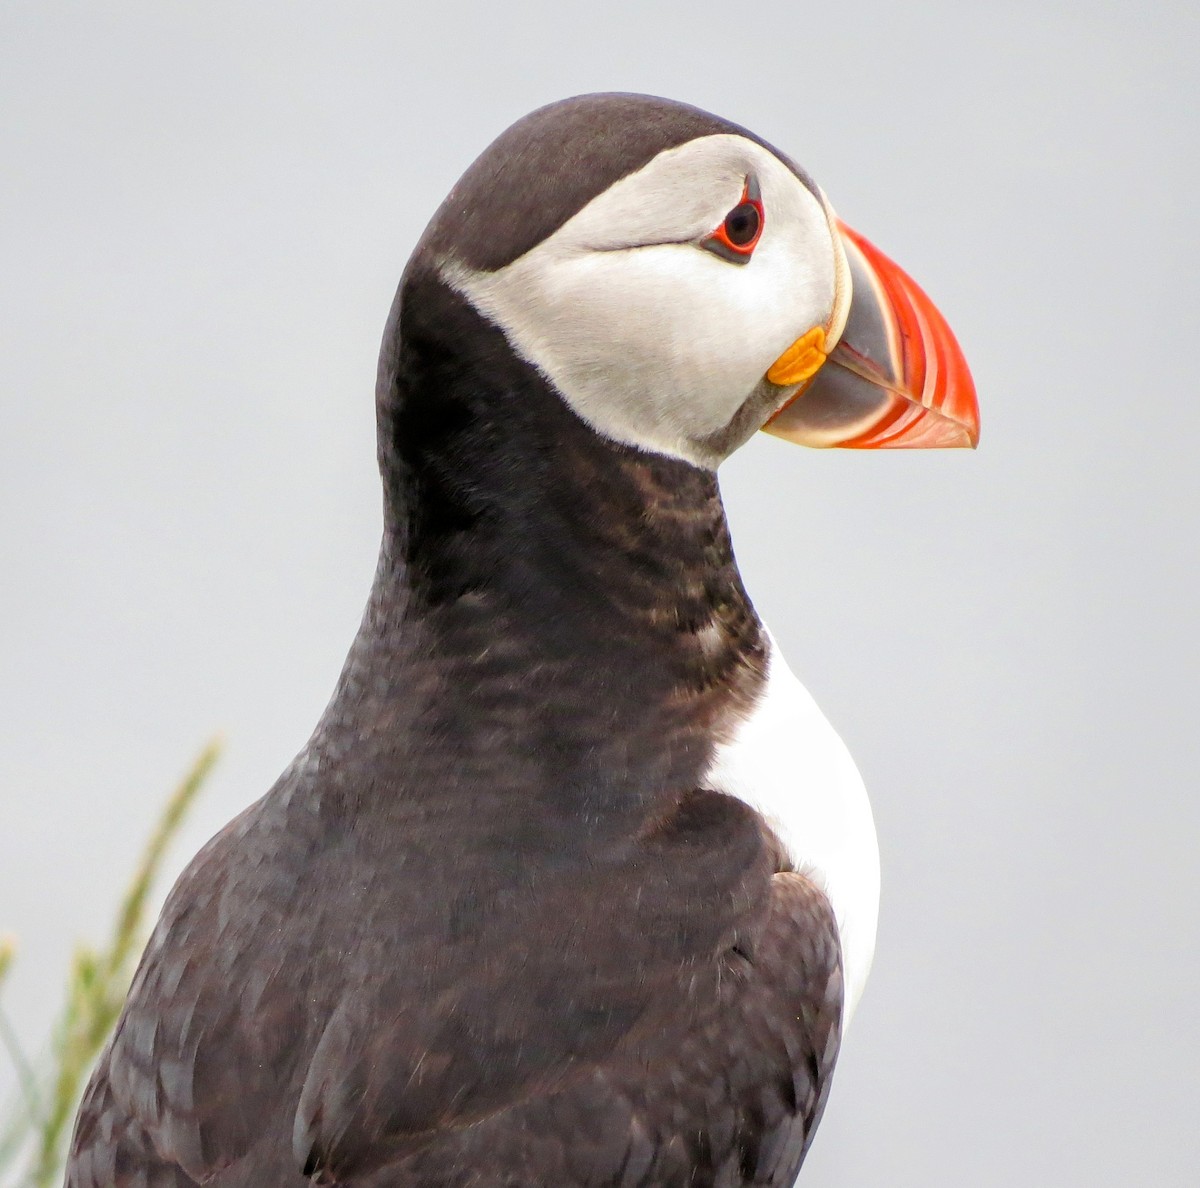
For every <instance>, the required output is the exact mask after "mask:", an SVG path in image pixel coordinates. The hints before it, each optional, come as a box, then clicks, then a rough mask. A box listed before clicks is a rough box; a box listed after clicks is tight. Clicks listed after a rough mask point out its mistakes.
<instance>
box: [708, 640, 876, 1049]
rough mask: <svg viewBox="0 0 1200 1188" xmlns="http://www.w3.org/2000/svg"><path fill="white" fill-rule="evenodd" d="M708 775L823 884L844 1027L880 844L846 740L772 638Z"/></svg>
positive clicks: (856, 993)
mask: <svg viewBox="0 0 1200 1188" xmlns="http://www.w3.org/2000/svg"><path fill="white" fill-rule="evenodd" d="M706 783H707V785H708V786H709V787H711V788H713V789H714V790H716V791H720V792H725V793H727V794H729V795H731V796H736V797H737V798H738V799H739V800H743V801H745V802H746V803H747V804H749V805H751V806H752V807H754V808H755V809H757V810H758V811H759V812H760V813H762V815H763V816H764V817H765V818H766V820H767V822H768V823H769V824H770V825H771V828H772V829H773V830H774V831H775V834H776V836H778V838H779V840H780V841H781V842H782V843H783V845H784V846H785V847H786V849H787V852H788V855H789V857H790V858H791V860H792V863H793V865H794V866H795V868H796V870H798V871H800V872H801V873H803V874H805V875H807V876H808V877H809V878H811V879H812V880H813V881H814V882H815V883H816V884H817V885H818V886H819V887H821V888H822V890H824V892H825V894H826V895H827V896H828V897H829V901H830V903H831V904H832V905H833V912H834V916H835V917H836V919H837V925H838V932H839V934H840V936H841V942H842V962H843V971H844V976H845V980H846V1000H845V1007H844V1011H843V1016H842V1025H843V1028H845V1026H846V1025H848V1024H849V1022H850V1016H851V1015H852V1014H853V1013H854V1008H855V1006H856V1005H857V1004H858V1000H859V997H860V996H861V994H862V991H863V986H864V985H865V984H866V981H867V974H868V973H869V972H870V969H871V958H872V956H873V955H874V952H875V927H876V922H877V920H878V917H879V846H878V843H877V841H876V839H875V822H874V820H873V819H872V817H871V804H870V801H868V799H867V790H866V788H865V787H864V786H863V781H862V776H860V775H859V774H858V768H857V767H855V766H854V760H853V759H851V758H850V752H849V751H848V750H847V749H846V744H845V743H843V742H842V740H841V739H840V738H839V737H838V735H837V733H836V731H835V730H834V729H833V727H832V726H830V724H829V722H828V720H827V719H826V717H825V715H824V714H823V713H821V711H820V709H819V708H818V707H817V703H816V702H815V701H813V699H812V697H811V695H810V694H809V692H808V690H807V689H805V688H804V686H803V685H802V684H801V683H800V682H799V681H798V680H797V679H796V677H795V675H794V674H793V673H792V670H791V669H790V668H788V666H787V661H786V660H784V658H783V656H782V654H781V653H780V651H779V649H778V647H777V646H776V644H775V641H774V639H771V650H770V660H769V667H768V669H767V685H766V688H765V689H764V690H763V693H762V695H761V697H760V698H759V700H758V702H757V704H756V705H755V707H754V710H753V712H752V714H751V715H750V717H749V718H748V719H747V720H746V721H745V722H743V723H742V725H741V726H740V727H739V728H738V732H737V735H736V736H735V737H734V739H733V741H732V742H730V743H726V744H724V745H723V746H721V747H719V748H718V749H717V753H716V755H715V756H714V758H713V764H712V767H711V768H710V769H709V773H708V778H707V780H706Z"/></svg>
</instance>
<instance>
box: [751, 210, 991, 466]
mask: <svg viewBox="0 0 1200 1188" xmlns="http://www.w3.org/2000/svg"><path fill="white" fill-rule="evenodd" d="M831 223H832V224H833V226H834V227H835V228H836V231H835V234H837V235H838V236H839V237H840V246H841V249H842V252H843V253H844V256H845V261H844V263H845V267H844V268H843V267H841V264H842V261H840V260H839V290H842V289H843V286H844V287H845V289H847V290H849V293H850V296H849V301H848V302H847V301H846V300H845V298H844V297H843V296H842V295H841V292H839V297H838V300H837V301H836V302H835V311H834V314H833V316H832V317H831V318H830V324H829V326H827V327H815V328H814V329H813V330H810V331H809V332H808V333H807V334H806V335H804V337H803V338H801V339H799V340H798V341H797V342H796V343H794V344H793V345H792V346H791V347H789V348H788V350H787V351H785V352H784V353H783V354H782V355H781V356H780V357H779V358H778V359H777V360H776V361H775V363H774V364H772V366H771V368H770V369H769V370H768V371H767V379H768V380H770V381H771V382H772V383H776V384H780V385H781V386H785V387H786V386H790V385H792V384H795V383H799V384H800V387H799V388H798V389H797V391H796V394H795V395H794V396H793V397H792V398H791V399H790V400H789V401H788V402H787V403H786V404H785V405H784V406H783V407H782V408H781V409H780V410H779V412H777V413H776V414H775V415H774V416H773V417H772V418H771V420H770V421H768V422H767V424H766V425H764V426H763V428H764V429H765V430H766V432H768V433H773V434H775V435H776V436H777V437H784V438H787V440H788V441H795V442H799V443H800V444H801V445H807V446H842V447H844V448H848V449H860V450H874V449H928V448H931V447H936V446H970V447H972V448H974V447H975V445H976V443H977V442H978V441H979V405H978V403H977V402H976V399H975V384H974V381H973V380H972V379H971V373H970V371H969V370H968V368H967V361H966V359H964V358H963V353H962V350H961V349H960V348H959V345H958V343H957V341H956V340H955V338H954V335H953V334H952V333H951V331H950V327H949V326H947V325H946V320H945V318H943V317H942V315H941V314H940V313H939V312H938V310H937V308H936V306H935V305H934V304H933V302H932V301H930V300H929V298H928V297H927V296H926V295H925V293H924V292H923V291H922V290H921V288H920V286H919V285H918V284H917V283H916V281H914V280H913V279H912V278H911V277H910V276H909V275H908V274H907V273H906V272H904V270H903V269H901V268H900V267H899V266H898V265H897V264H894V263H893V262H892V261H891V260H889V259H888V258H887V256H885V255H884V254H883V253H882V252H881V251H880V250H879V249H878V248H877V247H875V246H874V245H872V244H871V243H869V242H868V241H867V240H865V239H864V238H863V237H862V236H861V235H859V234H858V232H857V231H853V230H851V229H850V228H849V227H847V226H846V224H845V223H843V222H842V221H841V220H840V219H837V218H836V217H831ZM847 280H848V281H849V283H848V284H847V283H846V282H847ZM839 322H841V323H842V324H843V325H844V329H842V330H841V333H840V335H838V334H837V331H838V330H839V329H840V327H839V325H838V323H839ZM835 336H836V337H835ZM831 339H832V340H834V341H836V344H837V345H836V346H835V347H834V348H833V349H832V350H831V351H829V352H828V353H826V352H825V350H824V349H823V348H824V344H825V342H826V341H829V340H831Z"/></svg>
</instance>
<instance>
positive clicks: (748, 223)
mask: <svg viewBox="0 0 1200 1188" xmlns="http://www.w3.org/2000/svg"><path fill="white" fill-rule="evenodd" d="M766 221H767V220H766V213H765V212H764V211H763V204H762V198H761V197H760V194H759V189H758V183H757V181H756V180H755V179H754V178H752V177H748V178H747V179H746V184H745V185H744V186H743V187H742V200H741V201H740V202H739V203H738V204H737V206H735V207H734V208H733V209H732V210H731V211H730V212H729V213H728V214H727V215H726V216H725V221H724V222H723V223H722V224H721V225H720V226H719V227H718V228H717V229H716V230H715V231H714V232H713V233H712V234H711V235H710V236H709V237H708V238H707V239H706V240H704V246H705V247H706V248H708V249H709V251H712V252H716V254H717V255H718V256H721V257H722V258H724V259H726V260H730V261H732V262H733V263H735V264H744V263H745V262H746V261H747V260H749V259H750V256H751V255H752V254H753V252H754V249H755V247H757V246H758V241H759V240H760V239H761V238H762V233H763V226H764V225H765V224H766Z"/></svg>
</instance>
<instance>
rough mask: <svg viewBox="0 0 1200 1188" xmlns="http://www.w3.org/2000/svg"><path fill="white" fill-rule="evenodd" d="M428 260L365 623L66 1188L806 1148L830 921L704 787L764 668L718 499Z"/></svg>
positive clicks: (522, 1173) (382, 406) (599, 1179)
mask: <svg viewBox="0 0 1200 1188" xmlns="http://www.w3.org/2000/svg"><path fill="white" fill-rule="evenodd" d="M680 110H681V111H682V112H684V113H687V114H686V120H687V121H691V123H689V124H688V125H687V128H690V127H691V126H692V124H694V123H695V122H696V119H697V115H696V114H692V113H691V109H680ZM656 118H658V119H661V118H662V117H661V113H659V115H658V116H656ZM681 118H682V117H681ZM687 128H684V129H683V130H681V131H680V132H679V133H678V135H679V136H680V137H681V138H684V139H686V136H685V135H684V133H685V132H687ZM688 134H690V135H695V134H696V133H695V132H694V131H691V132H690V133H688ZM655 151H657V150H655ZM485 160H486V158H485ZM637 163H638V162H637V161H636V160H635V161H634V165H636V164H637ZM476 168H477V169H478V168H479V166H477V167H476ZM469 176H470V175H468V177H469ZM591 192H592V193H594V192H595V190H594V188H593V190H592V191H591ZM589 196H590V194H587V193H581V194H580V195H579V196H578V204H582V202H584V201H586V200H587V197H589ZM452 197H453V196H452ZM560 213H561V212H560ZM444 234H448V232H446V231H445V228H444V227H443V226H442V225H441V224H439V223H437V222H435V224H434V226H433V228H432V229H431V232H430V233H429V234H428V235H427V238H426V241H425V246H424V248H423V249H422V250H421V251H419V252H418V253H417V254H416V256H415V257H414V260H413V261H412V262H411V263H410V266H409V269H408V270H407V272H406V275H405V278H404V280H403V281H402V284H401V289H400V292H399V294H398V295H397V301H396V305H395V307H394V310H393V314H392V317H391V319H390V320H389V324H388V329H387V331H386V334H385V339H384V347H383V352H382V356H381V363H380V376H379V386H378V394H377V395H378V401H377V405H378V418H379V453H380V467H381V472H382V475H383V482H384V502H385V529H384V539H383V544H382V548H381V553H380V561H379V568H378V571H377V575H376V579H375V584H374V588H373V590H372V593H371V597H370V600H369V603H368V606H367V609H366V613H365V615H364V618H363V623H362V627H361V629H360V632H359V634H358V637H357V638H356V640H355V643H354V645H353V647H352V650H351V652H350V655H349V657H348V660H347V663H346V666H345V669H344V671H343V673H342V676H341V679H340V681H339V684H338V687H337V690H336V691H335V694H334V697H333V699H332V701H331V703H330V705H329V707H328V709H327V711H326V713H325V715H324V717H323V718H322V720H321V722H320V724H319V725H318V727H317V730H316V732H315V733H314V735H313V737H312V739H311V740H310V741H309V743H308V745H307V746H306V747H305V749H304V750H303V751H302V752H301V754H300V755H299V756H298V758H297V759H296V760H295V762H294V763H293V764H292V766H291V767H290V768H289V770H288V771H287V772H285V773H284V775H283V776H282V777H281V779H280V780H279V782H278V783H277V784H276V786H275V787H274V788H273V789H272V790H271V791H270V792H269V793H268V794H267V795H266V796H265V797H263V798H262V799H261V800H259V801H258V802H257V803H256V804H254V805H252V806H251V807H250V808H249V809H247V810H246V811H245V812H244V813H243V814H242V815H241V816H239V817H238V818H237V819H236V820H234V821H233V822H231V823H230V825H228V826H227V827H226V828H225V829H224V830H223V831H222V832H221V833H220V834H219V835H218V836H217V837H216V838H214V839H213V840H212V841H211V842H210V843H209V844H208V845H207V846H206V847H205V848H204V850H202V851H201V853H200V854H199V855H198V856H197V857H196V859H195V860H194V861H193V862H192V864H191V865H190V866H189V868H188V870H187V871H186V872H185V873H184V875H183V876H182V877H181V879H180V880H179V882H178V884H177V885H176V887H175V889H174V890H173V892H172V894H171V896H170V898H169V899H168V901H167V904H166V906H165V908H164V911H163V914H162V918H161V920H160V921H159V924H158V926H157V928H156V930H155V932H154V935H153V937H152V940H151V942H150V944H149V946H148V948H147V951H146V955H145V957H144V959H143V961H142V964H141V967H140V969H139V971H138V974H137V977H136V979H135V981H134V985H133V988H132V990H131V992H130V996H129V1001H128V1004H127V1006H126V1009H125V1013H124V1014H123V1016H122V1018H121V1020H120V1023H119V1025H118V1028H117V1032H116V1035H115V1037H114V1039H113V1041H112V1043H111V1045H110V1047H109V1049H108V1050H107V1051H106V1053H105V1055H104V1056H103V1058H102V1060H101V1062H100V1065H99V1067H98V1068H97V1070H96V1072H95V1075H94V1076H93V1078H92V1081H91V1084H90V1086H89V1088H88V1091H87V1095H86V1098H85V1100H84V1103H83V1106H82V1108H81V1110H80V1115H79V1119H78V1123H77V1128H76V1132H75V1138H74V1142H73V1147H72V1155H71V1162H70V1168H69V1171H68V1176H67V1184H68V1185H69V1186H70V1188H99V1186H101V1185H112V1186H116V1188H131V1186H133V1185H145V1186H147V1188H149V1186H160V1185H161V1186H167V1185H171V1186H184V1185H193V1184H200V1183H206V1184H212V1185H217V1186H219V1188H233V1186H235V1185H237V1186H243V1185H244V1186H247V1188H249V1186H251V1185H253V1186H254V1188H265V1186H267V1185H279V1186H286V1185H296V1186H299V1185H302V1184H304V1183H305V1182H306V1179H311V1180H314V1181H316V1182H318V1183H323V1184H344V1185H354V1186H356V1188H357V1186H359V1185H362V1186H366V1185H372V1186H376V1185H377V1186H379V1188H384V1186H388V1188H392V1186H395V1188H401V1186H405V1188H407V1186H410V1185H411V1186H413V1188H416V1186H418V1185H420V1186H426V1185H447V1186H449V1185H462V1186H464V1188H465V1186H467V1185H472V1186H476V1185H478V1186H485V1185H496V1186H499V1185H510V1186H514V1185H529V1186H533V1185H557V1186H561V1188H568V1186H572V1185H581V1186H582V1185H609V1184H612V1185H616V1184H629V1185H662V1186H667V1185H685V1184H690V1185H705V1184H712V1185H730V1186H732V1185H742V1184H763V1185H785V1184H789V1183H790V1182H791V1180H792V1179H793V1178H794V1176H795V1174H796V1172H797V1170H798V1168H799V1165H800V1162H801V1159H802V1156H803V1152H804V1150H805V1149H806V1145H807V1142H808V1141H809V1139H810V1138H811V1135H812V1132H813V1130H814V1128H815V1126H816V1123H817V1121H818V1119H819V1116H820V1113H821V1109H822V1106H823V1103H824V1099H825V1094H826V1091H827V1089H828V1084H829V1074H830V1071H831V1069H832V1066H833V1062H834V1059H835V1056H836V1050H837V1045H838V1036H839V1019H840V1013H841V1003H842V990H841V972H840V957H839V949H838V937H837V929H836V927H835V924H834V920H833V917H832V913H831V911H830V908H829V905H828V902H827V901H826V899H825V897H824V896H823V895H822V894H821V893H820V892H818V891H817V890H816V889H815V888H814V886H813V885H812V884H811V883H810V882H809V881H808V880H807V879H806V878H804V877H803V876H802V875H800V874H798V873H795V872H792V871H790V870H789V869H788V863H787V860H786V858H785V856H784V855H783V853H782V850H781V847H780V846H779V844H778V842H777V841H776V839H775V838H774V836H773V835H772V834H771V832H770V830H769V829H768V828H767V826H766V825H765V824H764V822H763V820H762V819H761V818H760V817H759V816H758V815H757V814H756V813H754V812H753V811H752V810H751V809H750V808H748V807H747V806H746V805H744V804H743V803H741V802H740V801H738V800H735V799H733V798H731V797H728V796H725V795H723V794H721V793H718V792H713V791H709V790H705V789H704V788H703V786H702V782H703V776H704V773H705V771H706V769H707V766H708V764H709V763H710V761H711V758H712V754H713V749H714V746H715V745H716V743H717V742H718V741H719V740H720V739H722V738H723V737H725V736H727V734H728V733H729V732H730V731H731V730H732V727H733V724H734V722H735V721H736V720H737V718H738V716H739V715H740V714H741V713H743V712H744V711H745V710H746V708H747V707H748V706H749V705H750V704H751V702H752V701H753V699H754V698H755V696H756V695H757V694H758V693H759V691H760V689H761V686H762V683H763V680H764V666H765V655H766V641H765V633H764V631H763V629H762V626H761V624H760V623H759V621H758V618H757V616H756V615H755V613H754V610H753V608H752V606H751V604H750V602H749V600H748V598H747V596H746V593H745V591H744V589H743V587H742V583H741V580H740V578H739V576H738V572H737V568H736V566H735V563H734V559H733V554H732V551H731V547H730V542H729V536H728V531H727V528H726V523H725V518H724V513H723V510H722V507H721V501H720V496H719V492H718V488H717V484H716V479H715V476H714V475H713V474H712V473H711V472H709V471H707V470H703V469H700V468H698V467H695V466H692V465H690V464H689V463H687V462H683V461H679V460H676V459H671V458H666V457H660V456H655V455H652V454H649V453H643V452H640V451H638V450H636V449H634V448H631V447H628V446H624V445H620V444H615V443H613V442H611V441H608V440H606V439H604V438H602V437H601V436H600V435H598V434H597V433H596V432H594V431H593V430H592V429H591V428H589V427H588V426H587V425H586V424H584V422H583V421H582V420H580V419H579V417H578V416H577V415H576V414H575V413H573V412H572V411H571V410H570V409H569V408H568V407H567V406H566V404H565V403H564V402H563V401H562V400H561V399H560V398H559V397H558V395H557V393H556V392H555V391H554V390H553V388H552V387H551V386H550V384H549V383H548V382H547V381H546V380H545V379H544V378H543V377H542V376H541V375H540V373H539V372H538V371H537V370H536V369H535V368H533V367H532V366H530V365H529V364H528V363H526V362H524V361H522V360H521V359H519V358H518V357H517V356H516V355H515V354H514V353H513V351H512V350H511V349H510V348H509V345H508V343H507V341H506V339H505V337H504V335H503V334H502V333H501V332H500V331H499V330H498V329H496V328H495V327H494V326H492V325H490V324H489V323H488V322H487V321H486V320H484V319H483V318H482V317H481V316H480V315H479V314H478V313H476V312H475V311H474V310H473V309H472V308H471V306H470V305H469V304H468V303H467V302H466V301H465V300H464V299H463V298H462V297H460V296H458V295H457V294H456V293H454V292H452V291H451V290H450V289H449V288H448V287H447V286H446V285H445V284H444V283H443V282H442V281H441V280H440V279H439V277H438V275H437V272H436V270H435V269H434V268H433V267H431V266H430V263H429V261H430V253H431V252H432V251H433V250H434V248H433V247H431V244H432V245H438V244H441V240H442V238H443V237H444ZM443 248H444V244H442V246H441V247H439V248H438V250H442V249H443Z"/></svg>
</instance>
